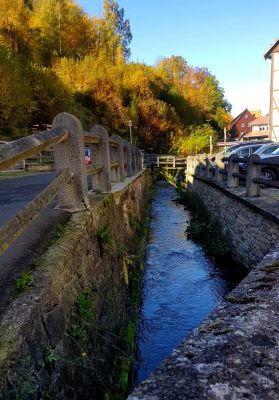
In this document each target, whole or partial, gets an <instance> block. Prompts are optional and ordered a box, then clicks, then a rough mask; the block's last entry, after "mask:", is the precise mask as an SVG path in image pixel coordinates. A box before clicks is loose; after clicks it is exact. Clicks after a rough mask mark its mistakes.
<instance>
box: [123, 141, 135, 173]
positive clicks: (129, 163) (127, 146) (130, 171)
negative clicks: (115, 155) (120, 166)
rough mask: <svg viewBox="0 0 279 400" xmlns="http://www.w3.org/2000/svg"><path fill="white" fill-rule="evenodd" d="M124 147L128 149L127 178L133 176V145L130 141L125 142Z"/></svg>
mask: <svg viewBox="0 0 279 400" xmlns="http://www.w3.org/2000/svg"><path fill="white" fill-rule="evenodd" d="M124 146H125V148H126V160H125V162H126V164H127V165H126V176H132V175H133V172H132V155H131V143H130V142H128V140H125V141H124Z"/></svg>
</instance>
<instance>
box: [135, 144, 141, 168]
mask: <svg viewBox="0 0 279 400" xmlns="http://www.w3.org/2000/svg"><path fill="white" fill-rule="evenodd" d="M135 161H136V171H137V173H138V172H139V170H140V165H139V149H138V148H137V147H135Z"/></svg>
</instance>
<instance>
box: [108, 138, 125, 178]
mask: <svg viewBox="0 0 279 400" xmlns="http://www.w3.org/2000/svg"><path fill="white" fill-rule="evenodd" d="M111 139H112V140H113V141H114V142H115V143H117V145H118V146H117V149H116V162H117V163H118V164H119V166H118V167H117V168H116V171H117V172H116V179H117V181H118V182H122V181H123V180H124V151H123V140H122V139H121V137H120V136H119V135H112V136H111Z"/></svg>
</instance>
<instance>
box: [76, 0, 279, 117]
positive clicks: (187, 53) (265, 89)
mask: <svg viewBox="0 0 279 400" xmlns="http://www.w3.org/2000/svg"><path fill="white" fill-rule="evenodd" d="M78 3H79V4H80V5H81V6H83V8H84V9H85V10H86V12H87V13H88V14H90V15H101V13H102V0H78ZM118 3H119V5H120V6H121V7H123V8H124V10H125V16H126V18H128V19H129V20H130V24H131V30H132V33H133V41H132V43H131V51H132V57H131V59H132V60H133V61H137V60H138V61H142V62H145V63H147V64H150V65H152V64H154V63H155V62H156V60H158V58H159V57H168V56H171V55H180V56H182V57H184V58H185V59H186V60H187V62H188V63H189V64H191V65H193V66H199V67H207V68H208V69H209V70H210V71H211V72H212V73H213V74H214V75H216V77H217V79H218V80H219V82H220V85H221V86H222V87H223V88H224V89H225V94H226V97H227V99H228V100H229V101H230V102H231V103H232V105H233V110H232V114H233V115H234V116H235V115H236V114H238V113H239V112H241V111H242V110H243V109H244V108H246V107H248V108H249V109H251V110H253V109H262V112H263V113H267V112H268V107H269V79H270V65H269V62H268V61H265V60H264V57H263V55H264V53H265V51H266V50H267V49H268V48H269V46H270V45H271V44H272V43H273V42H274V41H275V40H276V39H277V38H278V37H279V1H278V0H266V1H264V0H253V1H252V0H246V1H245V0H118Z"/></svg>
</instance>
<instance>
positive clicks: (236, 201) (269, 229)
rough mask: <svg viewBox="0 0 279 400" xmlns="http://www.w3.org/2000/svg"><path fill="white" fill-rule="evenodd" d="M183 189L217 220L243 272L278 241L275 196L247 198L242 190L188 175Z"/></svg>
mask: <svg viewBox="0 0 279 400" xmlns="http://www.w3.org/2000/svg"><path fill="white" fill-rule="evenodd" d="M186 189H187V190H190V191H192V192H193V193H196V194H197V195H198V197H199V198H200V200H201V201H202V203H203V204H204V206H205V207H206V209H207V210H208V211H209V212H210V213H211V214H212V215H213V216H214V217H215V218H216V219H217V221H218V223H219V225H220V228H221V231H222V233H223V234H224V237H225V238H226V239H227V242H228V244H229V247H230V250H231V252H232V256H233V258H234V259H235V260H236V261H237V262H239V263H241V264H242V265H243V266H244V267H246V268H247V269H251V268H254V267H255V265H257V263H258V262H259V261H261V260H262V259H263V257H264V256H265V255H266V254H267V253H268V252H269V251H270V250H271V249H273V248H274V246H275V245H276V243H277V242H278V240H279V212H278V207H277V199H276V197H275V196H276V194H277V193H276V194H274V196H273V193H271V192H270V191H269V192H268V195H267V194H266V195H264V194H263V195H262V196H261V197H260V198H247V197H246V196H245V193H244V189H243V188H235V189H228V188H225V187H224V186H222V185H221V184H216V183H214V182H212V181H208V180H206V179H203V178H200V177H199V178H197V177H193V176H192V175H188V176H187V184H186ZM275 190H276V189H275ZM266 193H267V192H266Z"/></svg>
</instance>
